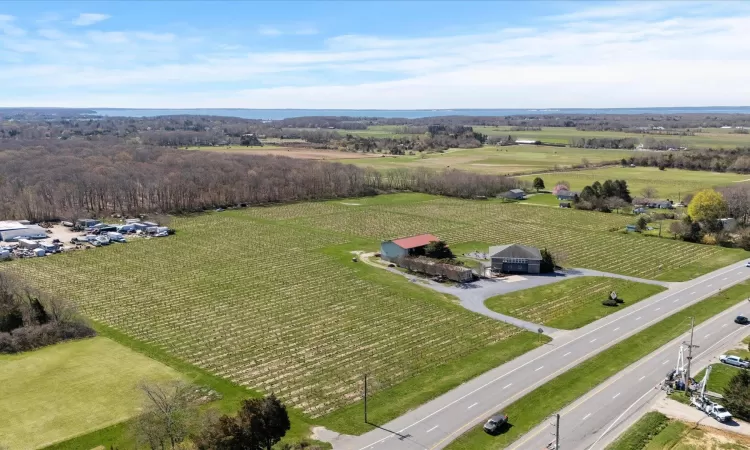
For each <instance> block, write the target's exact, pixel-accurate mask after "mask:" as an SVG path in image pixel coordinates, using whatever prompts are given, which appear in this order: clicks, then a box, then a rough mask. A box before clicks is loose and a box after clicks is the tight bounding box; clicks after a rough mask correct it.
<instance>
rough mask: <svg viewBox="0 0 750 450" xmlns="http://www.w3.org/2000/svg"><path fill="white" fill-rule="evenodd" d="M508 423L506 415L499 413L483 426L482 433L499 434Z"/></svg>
mask: <svg viewBox="0 0 750 450" xmlns="http://www.w3.org/2000/svg"><path fill="white" fill-rule="evenodd" d="M507 423H508V415H507V414H505V413H500V414H497V415H494V416H492V417H490V418H489V420H487V423H485V424H484V431H486V432H487V433H489V434H495V433H499V432H500V430H502V428H503V427H504V426H505V424H507Z"/></svg>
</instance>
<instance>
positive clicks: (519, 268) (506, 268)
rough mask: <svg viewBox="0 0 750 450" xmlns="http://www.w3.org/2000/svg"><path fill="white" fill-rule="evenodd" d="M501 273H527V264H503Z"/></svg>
mask: <svg viewBox="0 0 750 450" xmlns="http://www.w3.org/2000/svg"><path fill="white" fill-rule="evenodd" d="M503 272H505V273H528V272H529V264H528V263H503Z"/></svg>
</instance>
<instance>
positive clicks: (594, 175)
mask: <svg viewBox="0 0 750 450" xmlns="http://www.w3.org/2000/svg"><path fill="white" fill-rule="evenodd" d="M536 176H537V175H525V176H521V177H519V178H520V179H522V180H526V181H528V182H531V181H532V180H533V179H534V178H535V177H536ZM538 176H539V177H541V178H542V179H543V180H544V182H545V185H546V187H547V188H548V189H552V188H553V187H554V185H555V183H557V182H558V181H562V180H564V181H567V182H569V183H570V187H571V189H574V190H578V191H580V190H581V189H583V188H584V187H585V186H587V185H590V184H591V183H593V182H594V181H599V182H600V183H603V182H604V181H605V180H626V181H627V182H628V187H629V188H630V194H631V195H632V196H633V197H641V196H642V194H641V192H642V191H643V189H644V188H646V187H652V188H654V189H656V193H657V195H656V197H657V198H670V199H673V200H675V201H678V200H679V199H680V198H681V197H683V196H685V194H689V193H695V192H697V191H699V190H701V189H707V188H713V187H718V186H731V185H733V184H735V183H742V182H746V183H747V182H750V176H748V175H742V174H736V173H720V172H702V171H694V170H680V169H667V170H659V169H658V168H656V167H619V166H618V167H605V168H601V169H591V170H573V171H568V172H555V173H545V174H539V175H538Z"/></svg>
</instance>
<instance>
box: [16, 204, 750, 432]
mask: <svg viewBox="0 0 750 450" xmlns="http://www.w3.org/2000/svg"><path fill="white" fill-rule="evenodd" d="M628 221H629V217H627V216H619V215H615V214H601V213H592V212H582V211H570V210H560V209H558V208H546V207H536V206H529V205H519V204H507V203H503V202H500V201H495V200H487V201H468V200H457V199H449V198H439V197H434V196H429V195H423V194H396V195H383V196H377V197H368V198H361V199H347V200H340V201H328V202H309V203H299V204H290V205H283V206H273V207H258V208H249V209H245V210H236V211H226V212H223V213H208V214H203V215H199V216H195V217H181V218H176V219H175V220H174V223H173V224H172V225H173V226H174V227H175V228H176V229H177V230H178V233H177V234H176V235H175V236H172V237H169V238H165V239H152V240H137V239H136V240H133V242H129V243H128V244H124V245H112V246H109V247H105V248H99V249H96V250H92V251H86V252H83V251H81V252H72V253H68V254H63V255H56V256H54V257H49V258H34V259H29V260H17V261H14V262H11V263H7V264H4V265H3V266H2V267H3V270H10V271H14V272H16V273H18V274H20V275H22V276H25V277H27V278H28V279H29V280H30V281H32V282H34V283H37V284H38V285H39V286H41V287H44V288H45V289H47V290H49V291H51V292H52V293H54V294H58V295H61V296H63V297H65V298H69V299H71V300H73V301H74V302H75V303H76V304H77V305H78V306H79V309H80V310H81V312H82V313H84V314H85V315H86V316H88V317H90V318H91V319H93V320H95V321H96V322H98V323H100V324H103V325H106V326H108V327H111V328H112V329H113V330H115V331H117V332H120V333H123V334H125V335H127V336H130V337H132V338H135V339H137V340H138V341H141V342H143V343H145V344H147V345H149V346H151V347H154V348H157V349H159V351H160V352H163V354H165V355H169V357H170V358H175V359H177V360H181V361H185V362H187V363H190V364H192V365H194V366H196V367H198V368H199V369H202V370H205V371H207V372H209V373H211V374H215V375H218V376H220V377H224V378H226V379H227V380H230V381H232V382H235V383H237V384H238V385H241V386H244V387H247V388H250V389H253V390H256V391H261V392H271V391H273V392H275V393H276V394H277V395H279V396H280V397H281V398H282V399H283V400H284V401H285V402H286V403H287V404H288V405H289V406H291V407H294V408H295V411H301V412H303V413H304V414H306V416H307V417H313V418H318V419H319V420H320V421H322V422H326V423H331V424H333V425H335V426H337V427H338V429H354V430H360V428H361V426H362V425H361V424H360V422H361V417H360V414H359V409H358V408H357V407H356V406H352V405H357V402H358V401H359V399H360V397H361V389H362V375H363V373H365V372H367V373H368V374H369V377H370V378H369V380H370V393H371V395H373V396H375V398H374V400H373V401H374V403H372V405H373V407H374V408H379V411H376V412H375V413H374V414H376V416H377V417H379V418H381V417H382V419H383V421H386V420H387V419H390V418H393V417H396V416H397V415H399V414H401V413H403V412H405V411H407V410H408V409H410V408H413V407H415V406H417V405H418V404H420V403H422V402H424V401H425V400H427V399H429V398H432V397H434V396H436V395H439V394H440V393H442V392H444V391H446V390H448V389H450V388H451V387H453V386H455V385H456V384H458V383H461V382H463V381H465V380H466V379H468V378H471V377H473V376H476V375H477V374H479V373H482V372H484V371H486V370H488V369H490V368H492V367H495V366H497V365H499V364H501V363H502V362H504V361H507V360H509V359H511V358H513V357H515V356H518V355H519V354H521V353H523V352H525V351H528V350H529V349H530V348H533V346H535V345H538V343H536V338H535V337H534V336H532V335H531V334H530V333H527V332H523V331H521V330H519V329H517V328H514V327H512V326H509V325H506V324H502V323H498V322H496V321H494V320H491V319H489V318H486V317H483V316H479V315H476V314H474V313H471V312H469V311H466V310H465V309H463V308H461V307H460V306H458V305H456V304H455V299H453V298H451V297H447V296H444V295H441V294H438V293H434V292H431V291H428V290H425V289H424V288H422V287H420V286H417V285H414V284H413V283H410V282H409V281H408V280H407V279H405V278H403V277H400V276H396V275H393V274H390V273H388V272H385V271H382V270H379V269H377V268H373V267H370V266H368V265H365V264H357V263H353V262H352V261H351V256H352V255H351V253H350V252H351V251H355V250H376V249H377V248H378V245H379V242H380V240H382V239H386V238H395V237H402V236H406V235H410V234H417V233H425V232H429V233H435V234H437V235H438V236H439V237H441V238H443V239H446V240H447V241H448V242H449V243H450V245H451V247H452V248H453V249H454V251H455V252H457V253H459V254H460V253H461V252H466V251H468V250H471V249H473V248H483V247H486V246H488V245H490V244H503V243H513V242H520V243H528V244H532V245H537V246H544V247H548V248H550V249H551V250H555V251H559V252H564V253H566V254H567V256H568V261H567V264H568V265H569V266H583V267H591V268H594V269H599V270H604V271H611V272H619V273H624V274H629V275H636V276H645V277H659V278H662V279H686V278H689V277H693V276H695V275H696V274H701V273H705V272H707V271H710V270H712V269H715V268H718V267H721V266H724V265H727V264H729V263H731V262H733V261H737V260H739V259H740V258H743V257H745V255H746V253H745V252H740V251H734V250H730V249H724V248H719V247H708V246H700V245H695V244H687V243H682V242H678V241H673V240H666V239H657V238H643V237H640V236H632V235H625V234H622V233H617V232H611V231H609V230H616V229H620V228H622V227H623V226H624V224H625V223H627V222H628ZM464 366H466V367H465V369H461V370H458V369H457V368H461V367H464ZM450 367H453V369H450V370H448V368H450ZM425 377H426V378H425ZM407 392H408V393H409V395H405V394H404V393H407ZM378 399H379V400H378ZM378 405H380V406H378ZM347 424H356V425H347ZM347 426H350V427H351V428H347Z"/></svg>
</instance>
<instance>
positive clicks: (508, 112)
mask: <svg viewBox="0 0 750 450" xmlns="http://www.w3.org/2000/svg"><path fill="white" fill-rule="evenodd" d="M95 111H96V114H98V115H102V116H120V117H122V116H125V117H155V116H174V115H192V116H228V117H240V118H243V119H259V120H280V119H287V118H290V117H310V116H351V117H385V118H405V119H418V118H421V117H440V116H520V115H530V114H691V113H692V114H701V113H705V114H750V106H706V107H673V108H611V109H576V108H560V109H431V110H428V109H413V110H403V109H401V110H400V109H108V108H104V109H97V110H95Z"/></svg>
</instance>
